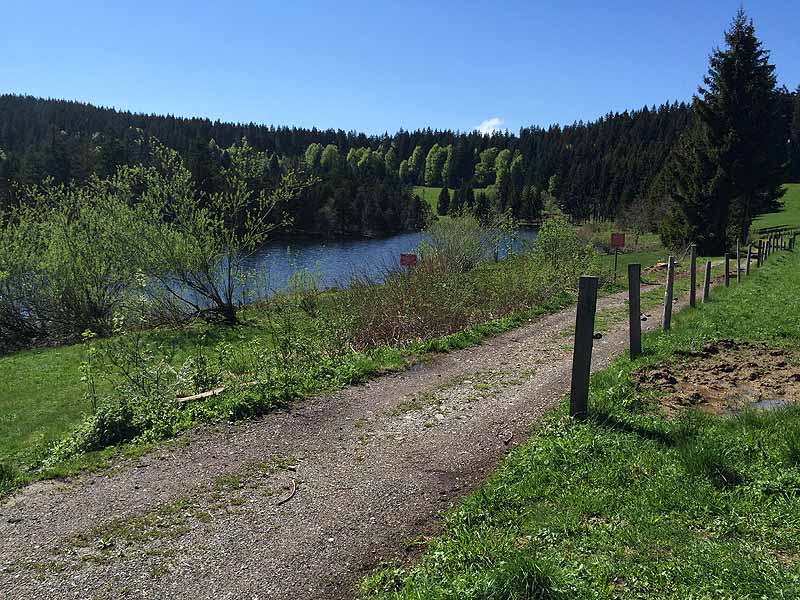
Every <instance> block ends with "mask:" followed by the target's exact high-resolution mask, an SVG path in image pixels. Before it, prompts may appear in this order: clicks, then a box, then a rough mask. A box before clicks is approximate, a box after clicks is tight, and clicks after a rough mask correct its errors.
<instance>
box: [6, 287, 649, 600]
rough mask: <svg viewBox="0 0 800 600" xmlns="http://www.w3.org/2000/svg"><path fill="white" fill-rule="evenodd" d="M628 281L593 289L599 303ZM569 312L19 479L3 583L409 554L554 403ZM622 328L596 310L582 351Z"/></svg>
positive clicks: (600, 347) (44, 588)
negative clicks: (103, 468) (87, 468)
mask: <svg viewBox="0 0 800 600" xmlns="http://www.w3.org/2000/svg"><path fill="white" fill-rule="evenodd" d="M625 297H626V295H625V294H616V295H613V296H608V297H605V298H602V299H600V301H599V302H598V308H599V310H600V311H601V314H602V313H603V312H604V311H608V313H609V314H613V313H614V312H615V311H619V310H620V309H621V307H623V306H624V299H625ZM654 312H655V311H654ZM573 322H574V308H572V309H567V310H564V311H561V312H559V313H556V314H553V315H549V316H546V317H543V318H541V319H539V320H537V321H535V322H533V323H530V324H528V325H526V326H524V327H522V328H519V329H516V330H513V331H510V332H508V333H506V334H503V335H501V336H499V337H497V338H494V339H491V340H489V341H488V342H486V343H484V344H483V345H481V346H478V347H475V348H470V349H465V350H460V351H457V352H452V353H450V354H447V355H442V356H438V357H436V358H435V359H434V360H433V361H432V362H431V363H430V364H428V365H425V366H422V367H420V368H418V369H415V370H413V371H411V372H406V373H402V374H399V375H393V376H386V377H383V378H380V379H377V380H375V381H373V382H371V383H369V384H367V385H365V386H361V387H354V388H348V389H345V390H342V391H341V392H338V393H336V394H333V395H330V396H325V397H319V398H315V399H312V400H309V401H308V402H306V403H304V404H302V405H300V406H299V407H297V408H296V409H293V410H291V411H285V412H276V413H272V414H269V415H267V416H265V417H264V418H262V419H260V420H258V421H255V422H251V423H246V424H240V425H231V426H224V427H220V428H218V429H216V430H207V431H195V432H193V433H189V434H186V435H184V436H183V437H182V438H180V439H179V440H178V444H177V447H175V448H174V449H172V450H166V449H164V450H160V451H156V452H153V453H151V454H148V455H146V456H144V457H142V458H139V459H131V460H126V461H121V462H119V463H118V465H116V466H115V467H114V468H112V469H111V470H110V471H108V472H103V473H101V474H87V475H84V476H82V477H79V478H77V479H76V480H75V481H72V482H49V483H38V484H34V485H32V486H29V487H27V488H25V489H23V490H21V491H20V492H18V493H17V494H16V495H14V496H12V497H11V498H10V499H8V500H6V501H4V502H3V504H2V505H0V538H2V539H3V542H2V546H0V585H1V586H2V589H4V590H5V591H6V592H7V593H8V594H9V596H8V597H11V598H38V597H65V596H67V595H70V596H71V595H73V594H74V593H75V592H80V593H82V594H84V595H85V596H93V597H115V598H120V597H122V598H124V597H142V595H143V594H145V593H147V594H149V595H150V596H157V597H159V598H212V597H213V598H220V597H249V596H250V595H255V596H257V597H259V598H273V597H275V598H285V597H290V596H293V597H303V598H338V597H347V596H350V595H352V593H353V591H354V584H355V583H356V582H357V581H358V579H359V578H360V576H362V575H363V574H364V573H365V572H366V571H367V570H370V569H372V568H374V567H375V566H377V565H378V564H379V563H380V562H381V561H385V560H392V559H398V558H399V559H401V560H403V559H405V558H407V557H408V556H409V555H414V554H415V552H416V550H415V549H416V548H417V547H418V544H416V543H415V541H414V540H415V539H418V538H419V536H420V535H422V534H424V533H426V532H429V531H430V530H431V529H432V528H434V527H435V526H436V523H437V516H438V515H439V513H440V511H441V510H442V509H445V508H448V507H450V506H452V504H453V502H454V501H455V500H457V499H459V498H461V497H462V496H463V495H465V494H466V493H468V492H469V491H471V490H472V489H474V488H475V487H476V486H477V484H478V483H480V482H481V481H482V480H483V479H484V478H485V477H486V475H487V474H488V473H489V472H490V471H491V470H492V469H493V468H494V467H495V465H496V464H497V462H498V460H499V459H500V457H501V456H502V455H503V454H504V453H505V452H506V451H507V449H508V448H509V447H510V446H513V445H515V444H517V443H518V442H519V441H521V440H523V439H524V438H525V437H526V436H527V433H528V431H529V429H530V426H531V424H532V423H535V422H536V421H537V420H538V419H539V418H540V417H541V416H542V414H543V413H544V412H545V411H546V410H547V409H548V408H551V407H552V406H554V405H556V404H557V403H558V401H559V399H560V398H561V397H562V395H563V394H564V392H565V391H566V390H567V387H568V384H569V383H568V382H569V367H570V362H571V347H572V340H571V338H570V336H569V334H565V331H569V329H570V326H571V324H572V323H573ZM658 323H659V320H658V318H656V317H655V315H654V318H651V319H649V320H648V321H647V322H646V323H643V325H644V326H645V327H646V328H652V327H656V326H657V325H658ZM626 340H627V329H626V328H625V326H624V325H622V324H620V323H619V322H617V321H615V320H613V319H612V320H609V323H608V329H607V331H606V332H605V333H604V335H603V338H602V339H600V340H597V341H596V343H595V354H594V360H593V363H594V367H595V368H596V369H597V368H602V367H603V366H605V365H607V364H608V363H609V361H610V360H611V358H612V357H613V356H614V355H615V354H617V353H619V352H621V351H622V350H623V349H624V348H625V343H626ZM292 490H296V491H295V494H294V496H291V492H292ZM290 496H291V498H290ZM288 498H290V499H288ZM287 499H288V500H287Z"/></svg>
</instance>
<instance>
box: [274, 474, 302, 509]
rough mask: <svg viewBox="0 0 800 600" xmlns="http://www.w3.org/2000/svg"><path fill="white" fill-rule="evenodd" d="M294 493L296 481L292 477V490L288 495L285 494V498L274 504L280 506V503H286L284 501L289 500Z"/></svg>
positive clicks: (295, 491)
mask: <svg viewBox="0 0 800 600" xmlns="http://www.w3.org/2000/svg"><path fill="white" fill-rule="evenodd" d="M296 493H297V481H295V480H294V479H292V491H291V492H289V495H288V496H286V498H284V499H283V500H280V501H279V502H278V504H276V505H275V506H280V505H281V504H286V503H287V502H288V501H289V500H291V499H292V498H294V495H295V494H296Z"/></svg>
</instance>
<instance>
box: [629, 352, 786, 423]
mask: <svg viewBox="0 0 800 600" xmlns="http://www.w3.org/2000/svg"><path fill="white" fill-rule="evenodd" d="M675 356H676V358H677V361H676V362H674V363H671V364H669V365H655V366H652V367H647V368H644V369H640V370H639V371H637V372H636V373H635V378H636V381H637V385H638V387H639V388H640V389H643V390H656V391H658V392H660V394H659V401H660V403H661V405H662V406H663V408H664V410H665V411H666V412H667V414H668V415H670V416H671V415H674V414H676V413H677V412H679V411H681V410H684V409H686V408H697V409H699V410H703V411H706V412H711V413H714V414H730V413H736V412H741V411H742V410H745V409H747V408H752V409H755V410H777V409H780V408H785V407H787V406H790V405H792V404H794V403H796V402H800V366H798V364H799V363H798V357H797V356H796V355H795V354H793V353H790V352H788V351H786V350H783V349H778V348H772V347H769V346H767V345H765V344H751V343H745V342H733V341H731V340H721V341H719V342H709V343H707V344H706V345H705V346H703V349H702V350H698V351H690V352H677V353H675Z"/></svg>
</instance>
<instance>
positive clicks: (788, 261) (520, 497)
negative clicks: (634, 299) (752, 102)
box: [364, 254, 800, 600]
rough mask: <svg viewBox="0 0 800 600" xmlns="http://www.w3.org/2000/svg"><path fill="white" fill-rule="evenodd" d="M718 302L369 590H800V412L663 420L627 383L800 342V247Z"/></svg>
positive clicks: (377, 593) (503, 470)
mask: <svg viewBox="0 0 800 600" xmlns="http://www.w3.org/2000/svg"><path fill="white" fill-rule="evenodd" d="M714 295H715V298H714V301H713V302H711V303H710V304H708V305H707V306H704V307H702V309H700V310H694V311H684V312H682V313H680V314H679V315H677V317H676V319H675V321H674V324H675V328H674V329H673V331H672V333H668V334H664V333H663V332H657V333H654V334H651V335H648V336H646V337H645V341H644V347H645V356H644V357H641V358H640V359H638V360H637V361H635V362H631V361H630V360H629V359H627V358H624V357H623V358H620V359H618V360H617V361H615V363H614V364H613V365H612V366H611V367H609V368H608V369H606V370H604V371H603V372H601V373H598V374H596V375H595V376H593V378H592V388H591V405H592V406H593V408H594V416H593V419H591V420H590V421H589V422H586V423H580V424H576V423H571V422H570V421H569V420H568V419H566V418H565V416H564V409H563V408H562V409H561V410H559V411H557V412H555V413H554V414H551V415H550V416H549V417H548V418H547V419H546V421H545V423H543V424H542V425H541V426H540V427H539V428H538V431H537V432H536V433H535V435H534V436H533V437H532V438H531V439H530V440H529V441H528V442H527V443H525V444H523V445H522V446H521V447H520V448H518V449H516V450H515V451H513V452H512V453H511V454H510V455H509V457H508V458H507V459H506V460H505V461H504V463H503V464H502V465H501V466H500V468H499V469H498V470H497V472H496V473H495V474H494V475H493V476H492V478H491V479H490V480H489V481H488V482H487V483H486V484H485V485H484V486H483V487H482V488H481V489H479V490H478V491H477V492H476V493H474V494H473V495H471V496H470V497H469V498H468V499H467V500H466V501H465V502H464V504H463V505H462V506H460V507H459V508H458V509H456V510H455V511H454V512H452V513H451V514H450V515H449V516H448V517H447V519H446V528H445V532H444V534H443V535H441V536H440V537H438V538H436V539H434V540H433V541H432V542H431V543H430V544H429V546H428V548H427V551H426V552H425V554H424V555H423V557H422V559H421V560H420V562H419V563H418V564H417V565H416V566H414V567H411V568H410V569H409V570H408V571H406V570H403V569H400V568H395V567H390V568H387V569H384V570H383V571H380V572H379V573H378V574H376V575H374V576H373V577H371V578H370V579H368V580H367V581H366V582H365V587H364V594H365V596H369V597H380V598H454V599H455V598H496V599H508V600H512V599H517V598H607V597H620V598H675V599H683V598H796V597H800V408H792V409H784V410H781V411H774V412H771V413H758V414H755V413H752V414H751V413H745V414H744V415H743V416H741V417H739V418H719V417H704V416H700V415H699V414H698V415H689V416H687V417H686V418H684V419H680V420H675V421H668V420H666V419H664V418H663V417H662V416H661V415H660V414H659V413H658V411H657V410H656V409H654V408H653V406H652V404H651V403H649V402H648V401H647V400H646V399H645V398H642V397H641V396H640V395H639V394H638V393H637V391H636V389H635V388H634V386H633V384H632V380H631V372H632V371H633V370H634V369H636V368H639V367H641V366H643V365H646V364H652V363H655V362H660V361H665V360H666V361H668V360H671V355H672V353H673V352H674V351H675V350H678V349H687V348H697V347H699V346H701V345H702V344H703V343H704V341H706V340H709V339H721V338H735V339H740V340H754V341H766V342H769V343H771V344H774V345H776V346H786V347H789V348H795V349H796V348H797V347H798V346H799V345H800V325H798V321H797V315H798V314H800V254H795V255H793V256H791V257H788V256H785V255H777V256H776V257H775V258H774V259H772V260H771V261H770V262H769V263H768V264H767V265H766V266H765V267H764V268H763V269H762V270H760V271H759V272H757V274H755V275H753V276H751V277H750V278H748V279H746V281H745V282H744V283H743V284H742V285H741V286H735V285H734V286H733V287H731V288H729V289H727V290H726V289H719V290H717V291H716V292H715V294H714ZM720 471H722V472H726V471H732V472H735V473H738V474H739V475H740V476H741V477H742V482H741V483H739V484H737V485H729V484H726V483H724V482H722V481H721V480H720V477H719V472H720Z"/></svg>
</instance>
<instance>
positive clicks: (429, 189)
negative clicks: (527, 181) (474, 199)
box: [413, 185, 496, 218]
mask: <svg viewBox="0 0 800 600" xmlns="http://www.w3.org/2000/svg"><path fill="white" fill-rule="evenodd" d="M448 189H449V190H450V198H451V199H452V198H453V190H452V189H450V188H448ZM474 192H475V193H476V194H477V193H478V192H483V193H485V194H486V195H487V196H488V197H489V198H490V199H491V198H494V196H495V193H496V190H495V188H494V186H489V187H485V188H475V190H474ZM413 193H414V194H415V195H417V196H419V197H420V198H422V200H423V201H424V202H427V203H428V206H430V207H431V212H432V213H433V214H434V215H437V216H439V217H440V218H441V217H445V218H446V217H447V215H440V214H439V194H441V193H442V188H441V186H439V187H436V186H431V185H415V186H414V187H413Z"/></svg>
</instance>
